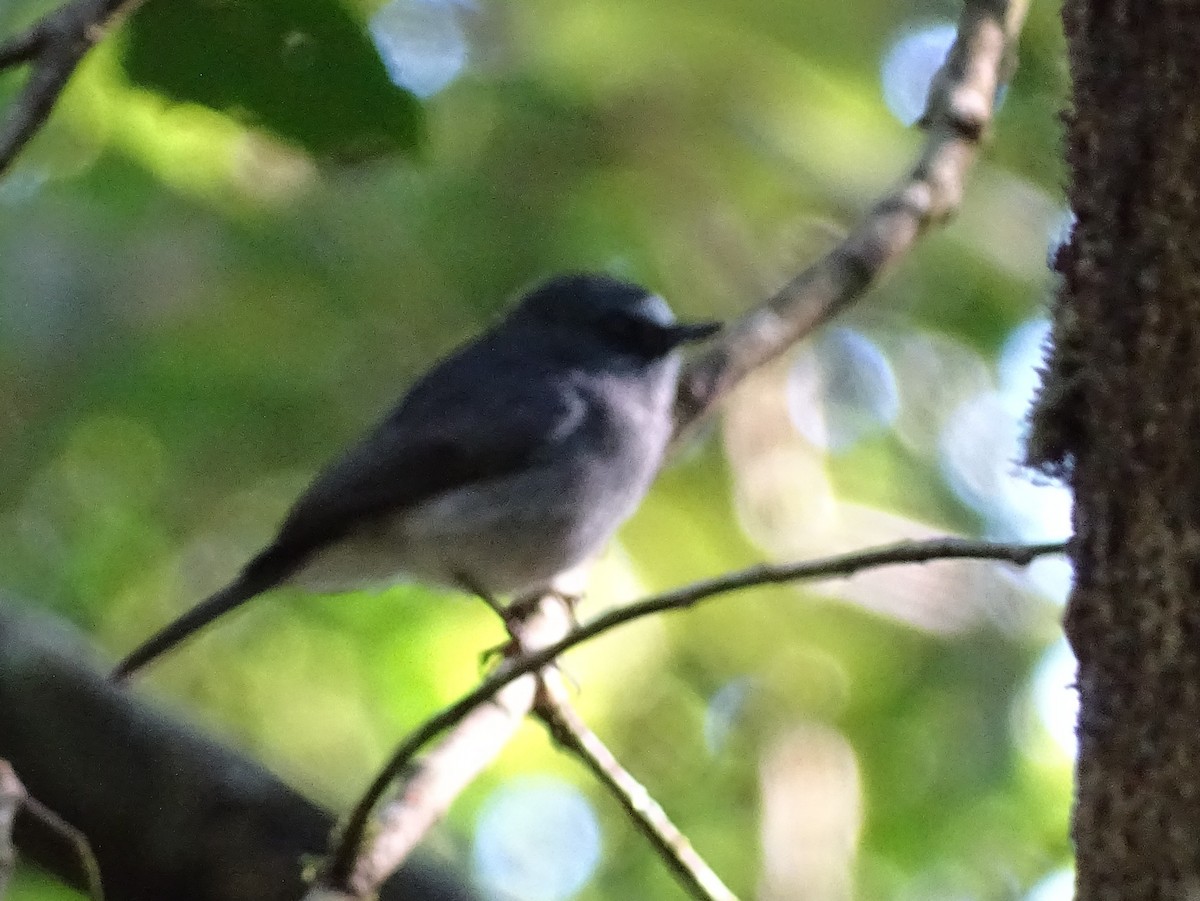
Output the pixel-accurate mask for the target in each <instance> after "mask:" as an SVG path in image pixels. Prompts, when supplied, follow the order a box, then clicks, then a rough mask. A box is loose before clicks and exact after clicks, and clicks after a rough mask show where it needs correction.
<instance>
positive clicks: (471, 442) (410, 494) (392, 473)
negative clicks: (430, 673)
mask: <svg viewBox="0 0 1200 901" xmlns="http://www.w3.org/2000/svg"><path fill="white" fill-rule="evenodd" d="M720 328H721V324H720V323H718V322H696V323H680V322H677V321H676V319H675V317H674V315H673V314H672V312H671V309H670V307H669V306H668V304H667V302H666V301H665V300H664V299H663V298H662V297H661V296H660V295H659V294H656V293H654V292H652V291H650V290H648V289H646V288H644V287H641V286H639V285H636V284H633V283H630V282H627V281H624V280H621V279H618V278H616V277H613V276H611V275H607V274H603V273H588V272H578V273H569V274H566V275H560V276H557V277H554V278H551V279H549V280H547V281H544V282H542V283H540V284H538V285H536V286H535V287H534V288H532V289H531V290H530V291H528V292H527V293H526V294H525V295H524V296H522V297H521V298H520V299H519V300H517V301H516V302H515V303H514V304H513V305H512V306H511V308H510V309H509V310H508V312H507V313H506V314H504V315H503V316H502V317H501V318H499V319H498V320H497V321H496V322H495V323H494V324H493V325H492V326H491V327H490V328H488V329H486V330H485V331H484V332H483V333H482V334H481V335H479V336H478V337H476V338H475V339H474V340H471V341H469V342H467V343H465V344H463V345H461V346H460V347H459V348H458V349H457V350H454V351H452V352H451V353H449V354H448V355H447V356H445V357H444V358H442V359H441V360H440V361H438V362H437V363H436V364H435V365H433V366H432V368H430V369H429V370H428V371H427V372H426V373H425V374H424V375H423V376H421V377H420V378H419V379H417V380H416V382H415V383H414V384H413V385H412V386H411V388H410V389H409V390H408V392H407V393H406V394H405V395H404V396H403V397H402V398H401V400H400V401H399V403H398V404H397V405H396V406H395V407H394V408H393V409H392V410H391V411H390V412H389V413H388V414H387V415H386V416H385V417H384V418H383V419H382V420H381V421H380V422H379V423H378V424H377V425H376V426H375V427H374V428H372V429H371V430H369V431H368V432H367V433H366V434H365V436H364V437H363V438H361V439H360V440H359V441H358V442H357V443H355V444H354V445H352V446H351V447H350V448H349V449H348V450H347V451H346V452H345V453H344V454H343V455H342V456H341V457H339V458H337V459H335V460H334V461H333V462H332V463H330V464H329V465H328V466H326V467H325V468H324V469H323V470H321V471H320V472H319V473H318V475H317V476H316V478H315V479H314V480H313V481H312V483H311V484H310V485H309V487H308V488H307V489H306V490H305V491H304V492H303V493H302V494H301V495H300V497H299V499H298V500H297V501H296V502H295V504H294V505H293V506H292V507H291V509H290V511H289V512H288V513H287V515H286V516H285V518H284V519H283V523H282V525H281V526H280V527H279V529H278V531H277V533H276V535H275V537H274V539H273V540H272V541H271V542H270V543H269V544H267V546H266V547H265V548H264V549H263V550H261V551H260V552H259V553H258V554H256V555H255V556H253V557H252V558H251V559H250V561H249V562H248V563H247V564H246V565H245V566H244V567H243V568H242V569H241V571H240V572H239V573H238V575H237V576H236V577H235V578H234V579H233V581H232V582H230V583H229V584H228V585H226V586H225V587H224V588H221V589H220V590H218V591H217V592H215V593H214V594H212V595H211V596H209V597H208V598H207V599H205V600H203V601H201V602H200V603H199V604H197V605H196V606H195V607H193V608H191V609H190V610H188V611H187V612H185V613H184V614H182V615H181V616H180V617H179V618H177V619H175V620H174V621H172V622H170V623H169V624H167V625H166V626H165V627H163V628H162V629H161V630H160V631H158V632H157V633H155V634H154V635H152V636H151V637H150V638H148V639H147V640H146V641H145V642H143V643H142V644H141V645H139V646H138V647H137V648H136V649H134V650H133V651H132V652H130V653H129V654H128V656H126V657H125V658H124V659H123V660H122V661H121V662H120V663H119V664H118V666H117V667H116V669H115V670H114V671H113V674H112V679H113V681H115V682H118V683H120V682H124V681H125V680H127V679H128V678H129V677H130V676H131V675H133V674H134V673H135V672H137V671H139V670H141V669H142V668H143V667H144V666H146V665H147V664H148V663H150V662H151V661H152V660H155V659H156V658H158V657H159V656H160V655H162V654H164V653H165V652H167V651H169V650H171V649H172V648H174V647H175V646H176V645H178V644H180V643H181V642H183V641H184V640H186V639H188V638H190V637H191V636H192V635H193V634H194V633H196V632H197V631H199V630H200V629H202V628H204V627H206V626H208V625H209V624H210V623H212V622H213V621H214V620H215V619H217V618H218V617H220V616H222V615H224V614H226V613H228V612H229V611H231V610H233V609H235V608H237V607H240V606H241V605H242V604H244V603H246V602H247V601H249V600H251V599H252V598H255V597H257V596H258V595H260V594H262V593H264V592H266V591H269V590H271V589H274V588H277V587H281V586H294V587H299V588H302V589H305V590H310V591H314V592H334V591H349V590H354V589H357V588H363V587H371V586H378V585H381V584H388V583H391V582H395V581H400V580H407V581H416V582H421V583H424V584H428V585H432V586H439V587H444V588H447V589H451V590H457V591H463V592H467V593H470V594H476V595H479V596H481V597H483V598H484V599H485V600H487V601H488V602H489V603H490V604H492V605H493V606H494V607H498V605H499V602H498V601H497V600H496V598H499V597H504V596H507V597H510V598H513V599H520V598H527V597H532V596H535V595H536V594H539V593H542V592H544V591H547V590H550V589H551V587H552V586H553V584H554V579H555V577H556V576H558V575H560V574H561V573H564V572H566V571H569V570H571V569H573V568H574V567H577V566H578V565H579V564H581V563H583V562H585V561H586V560H588V559H590V558H591V557H592V556H594V555H595V554H596V553H597V552H598V551H599V550H600V549H601V548H602V547H603V546H604V545H605V544H606V543H607V541H608V540H609V538H611V536H612V535H613V533H615V532H616V530H617V528H618V527H619V526H620V525H621V524H622V523H623V522H624V521H625V520H626V519H627V518H628V517H629V516H630V515H632V513H633V512H634V510H635V509H636V508H637V506H638V505H639V504H640V503H641V501H642V499H643V497H644V496H645V494H646V493H647V491H648V490H649V488H650V484H651V482H652V481H653V479H654V477H655V475H656V474H657V472H658V469H659V467H660V465H661V463H662V459H663V457H664V455H665V453H666V449H667V446H668V443H669V441H670V438H671V433H672V428H673V408H674V401H675V393H676V388H677V383H678V379H679V372H680V366H681V354H680V350H681V348H682V347H683V346H684V345H686V344H689V343H692V342H698V341H702V340H704V339H706V338H708V337H710V336H711V335H713V334H715V333H716V332H717V331H718V330H719V329H720Z"/></svg>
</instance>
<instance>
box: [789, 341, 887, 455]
mask: <svg viewBox="0 0 1200 901" xmlns="http://www.w3.org/2000/svg"><path fill="white" fill-rule="evenodd" d="M787 392H788V411H789V412H790V414H791V417H792V423H793V424H794V425H795V427H796V429H797V431H799V432H800V434H801V435H803V436H804V437H805V438H806V439H807V440H808V441H809V442H810V443H812V444H814V445H816V446H817V447H821V448H825V449H826V450H829V451H831V452H833V453H839V452H842V451H846V450H849V449H850V448H851V447H853V446H854V445H855V444H857V443H858V442H859V441H861V440H862V439H863V438H866V437H868V436H870V435H873V434H875V433H877V432H880V431H882V430H883V429H885V428H887V427H888V426H890V425H891V423H892V422H893V421H894V420H895V418H896V415H897V413H898V412H899V410H900V395H899V392H898V390H897V388H896V377H895V375H894V374H893V372H892V367H891V364H890V363H888V360H887V357H885V356H884V354H883V352H882V351H881V350H880V349H879V348H878V347H877V346H876V345H875V343H874V342H873V341H871V340H870V339H869V338H867V337H866V336H865V335H862V334H860V333H859V332H856V331H853V330H852V329H847V328H837V329H830V330H829V331H828V332H826V333H825V334H824V335H823V336H821V337H820V338H819V339H818V340H816V341H815V342H813V344H812V345H811V346H810V348H809V349H808V350H807V352H805V353H803V354H802V355H801V356H800V357H799V358H798V359H797V360H796V362H795V364H794V365H793V367H792V371H791V374H790V376H789V378H788V387H787Z"/></svg>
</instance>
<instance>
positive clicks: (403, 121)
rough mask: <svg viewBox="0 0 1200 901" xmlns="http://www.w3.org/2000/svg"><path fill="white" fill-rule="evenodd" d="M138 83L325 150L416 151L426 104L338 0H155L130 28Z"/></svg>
mask: <svg viewBox="0 0 1200 901" xmlns="http://www.w3.org/2000/svg"><path fill="white" fill-rule="evenodd" d="M125 37H126V40H125V44H124V47H123V50H122V62H123V65H124V67H125V70H126V72H127V74H128V76H129V78H130V79H131V80H132V81H134V82H135V83H136V84H138V85H140V86H142V87H146V88H149V89H151V90H154V91H157V92H159V93H162V94H164V95H166V96H167V97H170V98H171V99H173V100H178V101H188V102H193V103H199V104H203V105H205V106H208V107H211V108H212V109H215V110H218V111H220V112H223V113H226V114H229V115H231V116H233V117H235V118H236V119H237V120H238V121H240V122H243V123H245V124H247V125H250V126H253V127H256V128H260V129H264V130H267V131H271V132H274V133H275V134H276V135H278V136H280V137H281V138H283V139H285V140H287V141H289V142H291V143H294V144H298V145H300V146H301V147H303V148H304V149H306V150H308V151H309V152H311V153H314V154H316V155H318V156H321V157H325V158H332V159H336V160H356V159H363V158H366V157H379V156H383V155H386V154H392V153H400V152H407V151H411V150H412V149H413V148H414V147H415V146H416V144H417V140H418V136H419V133H420V124H421V106H420V103H419V102H418V101H417V99H416V98H415V97H413V96H412V95H411V94H410V93H408V92H407V91H405V90H403V89H401V88H398V87H396V86H395V85H394V84H392V82H391V81H389V80H388V76H387V73H386V71H385V69H384V67H383V63H382V61H381V60H380V58H379V55H378V53H377V52H376V50H375V47H374V45H373V44H372V43H371V41H370V39H369V37H368V36H367V33H366V31H365V29H364V28H363V27H362V24H361V23H360V22H358V21H356V20H355V19H354V18H353V17H352V16H351V15H350V13H349V12H348V11H347V10H346V9H345V8H343V7H342V6H341V5H340V4H339V3H338V2H337V0H152V2H150V3H147V4H146V5H145V6H144V7H142V8H141V9H140V10H139V11H138V12H137V14H136V15H135V16H134V17H133V19H132V20H131V21H130V23H129V25H128V27H127V29H126V36H125Z"/></svg>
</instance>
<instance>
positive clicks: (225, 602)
mask: <svg viewBox="0 0 1200 901" xmlns="http://www.w3.org/2000/svg"><path fill="white" fill-rule="evenodd" d="M279 551H280V549H279V548H277V547H271V548H268V549H267V550H266V551H264V552H263V553H261V554H259V555H258V556H257V557H255V558H254V559H253V560H252V561H251V562H250V563H249V565H247V566H246V568H245V569H244V570H242V573H241V575H239V576H238V577H237V578H236V579H234V581H233V582H231V583H230V584H228V585H226V586H225V587H224V588H222V589H221V590H220V591H218V592H216V593H215V594H213V595H211V596H210V597H208V598H206V599H205V600H203V601H201V602H200V603H199V604H197V605H196V606H195V607H193V608H192V609H191V610H189V611H188V612H187V613H185V614H183V616H181V617H179V618H178V619H176V620H174V621H173V622H170V623H168V624H167V625H166V626H165V627H164V628H163V629H161V630H160V631H159V632H157V633H156V634H154V635H152V636H151V637H150V638H148V639H146V641H144V642H142V644H140V645H139V646H138V647H137V648H135V649H134V650H133V651H132V652H130V654H129V655H128V656H127V657H126V658H125V659H124V660H122V661H121V662H120V663H119V664H117V667H116V669H114V670H113V672H112V675H111V677H110V678H111V680H112V681H113V682H116V683H122V682H125V681H126V680H127V679H128V678H129V677H130V676H132V675H133V674H134V673H136V672H137V671H138V670H140V669H141V668H142V667H144V666H145V665H146V664H147V663H149V662H150V661H152V660H154V659H155V658H156V657H158V656H160V655H161V654H164V653H166V652H167V651H169V650H171V648H173V647H175V645H177V644H179V643H180V642H183V641H185V640H187V639H188V638H190V637H191V636H192V634H193V633H195V632H199V631H200V630H201V629H203V628H204V627H205V626H207V625H208V624H209V623H211V622H212V621H213V620H215V619H216V618H217V617H219V616H222V615H223V614H226V613H228V612H229V611H230V610H233V609H234V608H236V607H240V606H241V605H242V604H244V603H246V601H248V600H250V599H251V598H253V597H255V596H257V595H259V594H261V593H262V592H264V591H266V590H267V589H269V588H274V587H275V586H276V585H278V584H279V583H280V582H282V581H283V580H284V578H286V577H287V575H288V574H289V573H290V572H291V571H292V569H294V565H290V564H289V563H285V562H284V561H282V560H281V559H280V558H281V557H282V556H284V555H282V554H280V553H279Z"/></svg>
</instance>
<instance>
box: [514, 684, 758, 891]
mask: <svg viewBox="0 0 1200 901" xmlns="http://www.w3.org/2000/svg"><path fill="white" fill-rule="evenodd" d="M538 683H539V685H538V688H539V690H538V697H537V701H536V702H535V703H534V706H533V714H534V716H536V717H537V718H538V719H539V720H541V722H542V723H543V724H544V725H545V726H546V728H547V729H548V730H549V731H550V734H551V735H552V736H553V737H554V740H555V741H556V742H557V743H558V745H559V747H561V748H563V749H564V750H567V751H569V752H570V753H572V754H574V755H575V756H576V757H577V758H579V760H580V761H582V763H583V765H584V766H586V767H587V768H588V770H589V771H590V772H591V774H592V775H593V776H595V777H596V779H597V780H598V781H599V782H600V783H601V784H602V785H604V786H605V787H607V788H608V790H609V791H610V792H611V793H612V795H613V797H615V798H616V799H617V802H618V803H619V804H620V805H621V807H622V808H623V809H624V811H625V812H626V813H627V814H628V815H629V818H630V819H631V820H633V824H634V826H635V827H636V828H637V830H638V832H640V833H641V834H642V835H643V836H645V838H646V840H647V841H649V842H650V845H651V846H652V847H653V848H654V849H655V850H656V851H657V852H658V855H659V857H661V858H662V859H663V860H664V861H666V862H667V865H668V866H669V867H670V869H671V872H672V873H674V874H675V876H676V878H678V879H679V881H680V883H682V885H683V887H684V889H685V890H686V891H687V892H688V894H689V895H691V896H692V897H693V898H697V899H699V901H737V896H736V895H734V893H733V892H731V891H730V890H729V888H728V887H726V885H725V883H723V882H722V881H721V878H720V877H719V876H718V875H717V874H716V873H715V872H713V870H712V868H711V867H709V865H708V864H707V863H705V862H704V859H703V858H702V857H701V856H700V855H699V854H698V853H697V852H696V849H695V848H693V847H692V843H691V842H689V841H688V840H687V836H685V835H684V834H683V833H682V832H680V831H679V828H678V827H677V826H676V825H675V824H674V823H672V822H671V820H670V818H669V817H668V816H667V813H666V811H665V810H663V809H662V806H661V805H659V803H658V802H657V801H655V800H654V798H653V797H651V795H650V793H649V792H648V791H646V789H645V788H644V787H643V786H642V784H641V783H640V782H638V781H637V780H636V779H635V778H634V777H633V775H632V774H631V773H630V772H629V771H628V770H626V769H625V768H624V767H623V766H621V762H620V761H619V760H617V758H616V755H615V754H613V752H612V751H610V750H609V749H608V748H607V747H606V746H605V744H604V742H602V741H601V740H600V737H599V736H598V735H596V733H595V732H593V731H592V730H591V729H589V728H588V725H587V723H585V722H584V720H583V718H582V717H581V716H580V715H579V713H578V712H577V711H576V710H575V708H574V707H573V706H572V705H571V702H570V699H569V698H568V696H567V690H566V686H565V685H564V684H563V678H562V676H561V675H560V674H559V672H558V671H557V670H554V669H545V670H542V671H541V673H539V675H538Z"/></svg>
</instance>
